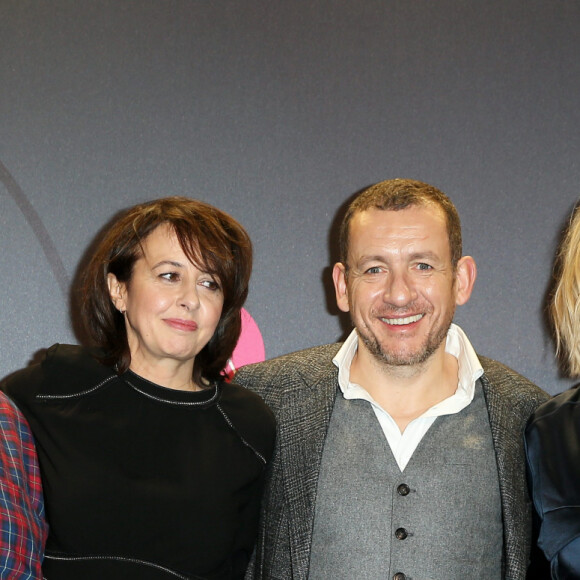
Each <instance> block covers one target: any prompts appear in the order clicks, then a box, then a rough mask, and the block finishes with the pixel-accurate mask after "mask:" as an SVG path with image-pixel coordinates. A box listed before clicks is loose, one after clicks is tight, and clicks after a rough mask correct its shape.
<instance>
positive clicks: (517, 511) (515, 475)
mask: <svg viewBox="0 0 580 580" xmlns="http://www.w3.org/2000/svg"><path fill="white" fill-rule="evenodd" d="M490 378H491V377H490ZM492 380H493V379H492ZM481 382H482V386H483V392H484V394H485V399H486V402H487V410H488V413H489V423H490V426H491V434H492V438H493V444H494V448H495V456H496V461H497V471H498V477H499V487H500V494H501V504H502V514H503V528H504V563H505V564H504V578H506V579H513V578H523V577H524V576H525V570H526V566H527V553H528V551H529V543H530V539H529V538H528V535H529V531H530V528H531V522H530V513H529V509H527V508H528V507H529V506H527V505H526V503H527V502H526V496H527V491H526V482H525V464H524V452H523V434H522V433H520V429H518V427H519V425H517V423H518V422H519V423H522V421H521V420H520V419H519V418H518V417H516V416H515V415H514V414H512V411H513V409H512V408H511V405H510V402H509V397H506V393H505V392H501V391H500V390H499V389H497V388H496V387H495V385H494V384H493V383H492V382H490V380H489V379H488V377H487V376H486V375H485V374H484V375H483V376H482V377H481ZM518 436H519V438H518ZM519 439H521V441H520V440H519Z"/></svg>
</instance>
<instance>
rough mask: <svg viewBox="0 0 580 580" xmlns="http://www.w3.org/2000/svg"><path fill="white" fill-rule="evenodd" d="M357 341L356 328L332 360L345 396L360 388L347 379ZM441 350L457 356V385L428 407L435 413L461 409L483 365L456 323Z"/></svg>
mask: <svg viewBox="0 0 580 580" xmlns="http://www.w3.org/2000/svg"><path fill="white" fill-rule="evenodd" d="M358 340H359V339H358V334H357V332H356V330H353V331H352V332H351V333H350V335H349V336H348V338H347V339H346V340H345V342H344V344H343V345H342V346H341V347H340V350H339V351H338V352H337V353H336V356H335V357H334V358H333V359H332V362H333V363H334V364H335V365H336V366H337V367H338V384H339V386H340V390H341V391H342V393H343V395H344V396H345V397H346V398H354V397H356V398H360V390H361V389H362V387H360V386H359V385H355V384H354V383H351V382H350V365H351V363H352V360H353V358H354V355H355V354H356V351H357V349H358ZM445 352H447V353H449V354H452V355H453V356H454V357H455V358H456V359H457V362H458V367H459V372H458V384H457V391H456V392H455V394H454V395H452V396H451V397H449V398H448V399H446V400H445V401H441V403H438V404H437V405H435V406H434V407H432V410H433V411H437V412H438V414H442V413H441V412H442V411H443V410H444V409H445V411H446V412H457V410H456V407H461V408H463V407H465V406H466V405H467V404H469V403H470V402H471V401H472V400H473V396H474V394H475V383H476V381H477V379H479V377H481V375H482V374H483V367H482V366H481V363H480V362H479V359H478V358H477V354H476V353H475V349H474V348H473V346H472V344H471V342H470V341H469V339H468V338H467V335H466V334H465V332H463V330H462V329H461V328H460V327H459V326H457V325H456V324H451V326H450V327H449V331H448V332H447V338H446V342H445ZM365 392H366V391H365ZM355 393H357V394H356V395H355ZM364 398H367V397H364Z"/></svg>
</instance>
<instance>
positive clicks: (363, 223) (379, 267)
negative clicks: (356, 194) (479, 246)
mask: <svg viewBox="0 0 580 580" xmlns="http://www.w3.org/2000/svg"><path fill="white" fill-rule="evenodd" d="M349 234H350V235H349V251H348V258H347V266H348V272H347V271H346V270H345V268H344V266H343V265H342V264H336V265H335V267H334V272H333V278H334V282H335V288H336V296H337V303H338V306H339V308H340V309H341V310H343V311H344V312H350V315H351V319H352V321H353V324H354V326H355V327H356V329H357V331H358V334H359V336H360V339H361V342H360V344H359V348H363V349H366V350H367V351H368V353H370V354H371V355H372V356H373V357H375V359H376V360H378V361H379V362H380V363H381V364H386V365H389V366H392V365H395V366H401V365H407V366H413V365H420V364H422V363H423V362H425V361H426V360H427V359H429V358H430V357H431V356H432V355H433V354H434V353H436V352H444V349H445V346H444V342H443V341H444V339H445V337H446V335H447V330H448V329H449V325H450V324H451V321H452V320H453V315H454V313H455V306H456V304H463V303H464V302H467V299H468V298H469V294H470V293H471V287H472V285H473V281H474V280H475V264H474V263H473V260H471V258H464V259H462V260H461V261H460V263H459V264H458V268H457V272H454V271H453V267H452V264H451V250H450V247H449V237H448V234H447V227H446V221H445V215H444V213H443V211H442V210H441V209H440V208H439V207H437V206H435V205H431V204H430V205H426V206H411V207H408V208H406V209H403V210H399V211H391V210H379V209H370V210H367V211H363V212H360V213H357V214H355V216H354V217H353V218H352V221H351V223H350V230H349ZM466 259H467V260H471V262H470V264H473V271H472V278H471V279H470V280H467V281H468V282H470V283H469V284H468V285H467V284H466V279H465V272H464V269H465V264H464V263H463V261H464V260H466ZM467 286H468V287H467ZM466 287H467V291H466Z"/></svg>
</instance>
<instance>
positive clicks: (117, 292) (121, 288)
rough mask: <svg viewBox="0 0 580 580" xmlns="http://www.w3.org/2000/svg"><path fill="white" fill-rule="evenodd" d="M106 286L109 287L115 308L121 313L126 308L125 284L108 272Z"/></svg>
mask: <svg viewBox="0 0 580 580" xmlns="http://www.w3.org/2000/svg"><path fill="white" fill-rule="evenodd" d="M107 286H108V287H109V296H110V297H111V302H112V303H113V305H114V306H115V308H116V309H117V310H118V311H119V312H121V313H123V312H125V310H127V304H126V300H125V297H126V295H127V292H126V288H127V287H126V285H125V283H124V282H119V280H117V276H115V274H111V273H110V272H109V273H108V274H107Z"/></svg>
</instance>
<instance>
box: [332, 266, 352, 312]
mask: <svg viewBox="0 0 580 580" xmlns="http://www.w3.org/2000/svg"><path fill="white" fill-rule="evenodd" d="M332 280H333V282H334V291H335V292H336V304H337V306H338V307H339V308H340V309H341V310H342V311H343V312H348V311H349V310H350V307H349V305H348V290H347V287H346V268H345V266H344V264H342V263H341V262H337V263H336V264H335V265H334V268H333V269H332Z"/></svg>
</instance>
